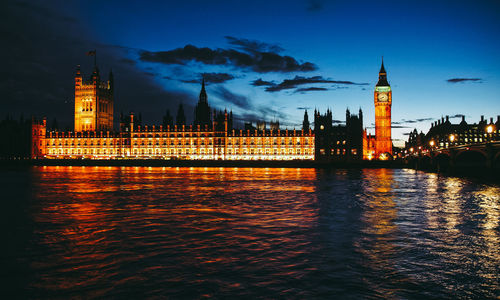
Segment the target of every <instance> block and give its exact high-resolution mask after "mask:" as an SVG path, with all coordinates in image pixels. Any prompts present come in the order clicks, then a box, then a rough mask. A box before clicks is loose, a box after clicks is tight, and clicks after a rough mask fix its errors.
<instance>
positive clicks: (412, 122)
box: [392, 118, 434, 124]
mask: <svg viewBox="0 0 500 300" xmlns="http://www.w3.org/2000/svg"><path fill="white" fill-rule="evenodd" d="M433 120H434V118H419V119H411V120H406V119H401V120H400V121H393V122H392V124H414V123H421V122H427V121H433Z"/></svg>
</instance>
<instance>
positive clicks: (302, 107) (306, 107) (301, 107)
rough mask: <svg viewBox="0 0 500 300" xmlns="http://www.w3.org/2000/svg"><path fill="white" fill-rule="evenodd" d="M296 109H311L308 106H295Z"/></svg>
mask: <svg viewBox="0 0 500 300" xmlns="http://www.w3.org/2000/svg"><path fill="white" fill-rule="evenodd" d="M297 109H299V110H307V109H311V108H310V107H309V106H299V107H297Z"/></svg>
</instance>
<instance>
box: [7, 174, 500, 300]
mask: <svg viewBox="0 0 500 300" xmlns="http://www.w3.org/2000/svg"><path fill="white" fill-rule="evenodd" d="M0 179H1V182H2V183H1V186H2V191H3V192H2V193H3V194H4V197H2V198H3V199H2V203H3V207H4V209H3V214H2V223H3V226H2V230H3V231H4V234H3V235H4V237H5V239H4V240H6V243H5V245H4V246H2V247H3V249H2V266H3V269H4V270H3V271H4V273H5V274H4V276H3V280H2V281H3V283H4V286H5V289H4V291H6V293H15V295H17V296H19V297H30V298H51V299H54V298H71V297H81V298H94V297H102V298H137V299H140V298H144V297H169V298H204V297H216V298H236V297H243V298H259V297H260V298H306V299H312V298H334V297H338V298H352V299H359V298H412V299H413V298H422V297H426V298H429V297H430V298H496V297H499V296H500V293H499V281H498V280H499V279H498V278H499V270H500V251H499V250H500V225H499V222H500V221H499V220H500V187H499V186H496V185H492V184H481V183H477V182H472V181H468V180H465V179H457V178H453V177H442V176H441V177H440V176H438V175H436V174H428V173H423V172H417V171H413V170H389V169H352V170H316V169H289V168H283V169H279V168H277V169H272V168H270V169H266V168H162V167H159V168H154V167H146V168H141V167H33V168H29V169H13V170H4V171H2V172H1V173H0Z"/></svg>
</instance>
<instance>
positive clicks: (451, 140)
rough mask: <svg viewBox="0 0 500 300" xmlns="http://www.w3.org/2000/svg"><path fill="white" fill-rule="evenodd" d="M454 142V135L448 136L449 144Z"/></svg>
mask: <svg viewBox="0 0 500 300" xmlns="http://www.w3.org/2000/svg"><path fill="white" fill-rule="evenodd" d="M454 141H455V135H454V134H450V142H452V143H453V142H454Z"/></svg>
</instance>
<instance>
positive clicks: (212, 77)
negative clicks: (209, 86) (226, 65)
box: [201, 73, 234, 83]
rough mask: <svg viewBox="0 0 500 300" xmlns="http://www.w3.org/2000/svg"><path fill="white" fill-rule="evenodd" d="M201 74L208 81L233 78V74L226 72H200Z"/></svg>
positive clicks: (217, 81)
mask: <svg viewBox="0 0 500 300" xmlns="http://www.w3.org/2000/svg"><path fill="white" fill-rule="evenodd" d="M201 76H202V77H203V78H205V82H208V83H223V82H226V81H229V80H233V79H234V76H233V75H231V74H228V73H202V74H201Z"/></svg>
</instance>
